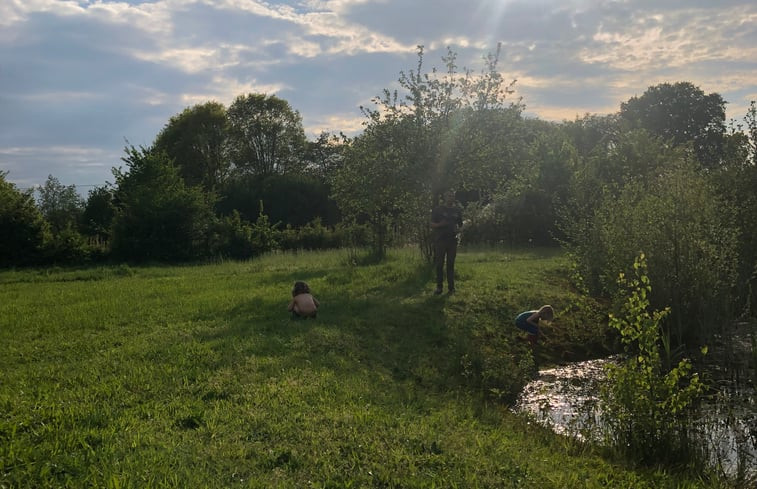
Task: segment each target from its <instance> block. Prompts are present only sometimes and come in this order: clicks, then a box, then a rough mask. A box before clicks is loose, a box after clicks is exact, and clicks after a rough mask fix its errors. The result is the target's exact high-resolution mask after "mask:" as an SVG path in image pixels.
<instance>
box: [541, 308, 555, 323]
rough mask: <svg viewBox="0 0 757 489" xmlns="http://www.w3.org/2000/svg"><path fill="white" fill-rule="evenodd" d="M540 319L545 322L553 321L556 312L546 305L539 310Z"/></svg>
mask: <svg viewBox="0 0 757 489" xmlns="http://www.w3.org/2000/svg"><path fill="white" fill-rule="evenodd" d="M539 317H540V318H542V319H544V320H545V321H552V320H553V319H554V318H555V310H554V309H553V308H552V306H550V305H548V304H547V305H544V306H541V307H540V308H539Z"/></svg>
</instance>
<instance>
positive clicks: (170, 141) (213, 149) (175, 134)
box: [154, 102, 230, 192]
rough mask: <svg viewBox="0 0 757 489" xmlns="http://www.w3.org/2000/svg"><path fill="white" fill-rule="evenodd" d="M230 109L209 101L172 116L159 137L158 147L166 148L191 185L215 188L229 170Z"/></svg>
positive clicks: (187, 182)
mask: <svg viewBox="0 0 757 489" xmlns="http://www.w3.org/2000/svg"><path fill="white" fill-rule="evenodd" d="M227 138H228V124H227V119H226V109H225V108H224V106H223V105H222V104H220V103H218V102H206V103H204V104H199V105H195V106H193V107H190V108H187V109H184V111H183V112H182V113H181V114H178V115H176V116H173V117H171V119H170V120H169V122H168V124H166V126H165V127H164V128H163V129H162V130H161V131H160V133H159V134H158V136H157V138H156V139H155V144H154V149H155V151H164V152H165V153H166V154H167V155H168V157H169V158H171V159H172V160H173V161H174V164H175V165H176V167H177V168H178V169H179V172H180V174H181V176H182V178H184V181H185V182H186V184H187V185H189V186H196V185H200V186H202V187H203V188H204V189H205V191H208V192H212V191H215V190H216V189H217V188H218V186H219V184H220V183H221V182H223V180H224V179H225V178H226V176H227V174H228V171H229V166H230V163H229V160H228V157H227V155H226V142H227Z"/></svg>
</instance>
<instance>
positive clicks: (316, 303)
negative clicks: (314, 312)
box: [313, 297, 321, 307]
mask: <svg viewBox="0 0 757 489" xmlns="http://www.w3.org/2000/svg"><path fill="white" fill-rule="evenodd" d="M313 304H315V307H321V303H320V302H318V299H316V298H315V297H313Z"/></svg>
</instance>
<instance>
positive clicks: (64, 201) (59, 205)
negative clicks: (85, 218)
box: [37, 175, 84, 235]
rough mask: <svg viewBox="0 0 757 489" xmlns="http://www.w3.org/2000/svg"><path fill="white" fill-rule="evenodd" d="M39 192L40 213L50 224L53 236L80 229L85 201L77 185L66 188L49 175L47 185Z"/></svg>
mask: <svg viewBox="0 0 757 489" xmlns="http://www.w3.org/2000/svg"><path fill="white" fill-rule="evenodd" d="M37 192H38V193H39V208H40V211H41V212H42V216H43V217H44V218H45V220H47V222H48V223H50V228H51V230H52V232H53V234H55V235H57V234H58V233H60V232H61V231H63V230H64V229H66V228H71V229H77V228H78V221H79V217H80V216H81V213H82V210H83V209H84V200H83V199H82V198H81V196H80V195H79V194H78V193H77V192H76V186H75V185H69V186H65V185H63V184H61V183H60V181H59V180H58V179H57V178H55V177H54V176H52V175H48V176H47V180H46V181H45V184H44V185H43V186H42V187H40V188H39V189H38V190H37Z"/></svg>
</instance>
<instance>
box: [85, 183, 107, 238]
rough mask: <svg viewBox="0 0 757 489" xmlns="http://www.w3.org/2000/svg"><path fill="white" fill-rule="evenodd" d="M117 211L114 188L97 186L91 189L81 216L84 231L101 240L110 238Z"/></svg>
mask: <svg viewBox="0 0 757 489" xmlns="http://www.w3.org/2000/svg"><path fill="white" fill-rule="evenodd" d="M115 213H116V209H115V204H114V201H113V190H112V189H110V188H108V187H106V186H103V187H95V188H94V189H92V190H90V191H89V195H88V197H87V202H86V204H85V205H84V211H83V212H82V216H81V229H82V232H83V233H84V234H86V235H87V236H91V237H95V238H97V239H99V240H101V241H106V240H108V239H110V235H111V226H112V224H113V218H114V217H115Z"/></svg>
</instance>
